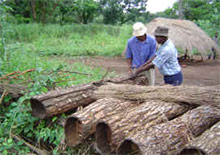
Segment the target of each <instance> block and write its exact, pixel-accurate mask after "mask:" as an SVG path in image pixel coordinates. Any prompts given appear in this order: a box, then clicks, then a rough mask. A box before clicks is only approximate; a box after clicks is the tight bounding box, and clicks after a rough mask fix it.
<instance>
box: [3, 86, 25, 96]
mask: <svg viewBox="0 0 220 155" xmlns="http://www.w3.org/2000/svg"><path fill="white" fill-rule="evenodd" d="M26 89H27V88H26V87H25V86H22V85H16V84H0V94H1V93H3V92H4V91H6V92H7V93H8V94H10V95H11V96H12V97H13V98H17V97H20V96H22V95H24V93H25V91H26Z"/></svg>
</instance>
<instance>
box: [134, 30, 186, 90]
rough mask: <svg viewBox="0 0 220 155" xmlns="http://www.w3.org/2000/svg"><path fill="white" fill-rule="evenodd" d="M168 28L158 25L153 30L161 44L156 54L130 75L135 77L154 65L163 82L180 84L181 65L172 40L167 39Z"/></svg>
mask: <svg viewBox="0 0 220 155" xmlns="http://www.w3.org/2000/svg"><path fill="white" fill-rule="evenodd" d="M168 32H169V29H168V28H166V27H162V26H158V27H157V29H156V30H155V32H154V35H155V37H156V40H157V42H158V43H159V44H161V46H160V48H159V49H158V50H157V53H156V56H155V57H153V58H152V59H151V60H149V62H148V63H145V64H144V65H142V66H141V67H139V68H138V69H137V70H136V71H135V72H134V73H133V75H132V76H131V78H133V77H135V76H136V75H138V74H139V73H141V72H143V71H146V70H149V69H150V68H152V67H153V66H156V67H157V68H158V69H159V71H160V73H161V74H162V75H163V76H164V83H165V84H170V85H174V86H178V85H181V83H182V81H183V75H182V72H181V67H180V65H179V62H178V59H177V55H178V52H177V50H176V48H175V45H174V44H173V42H172V41H171V40H170V39H168Z"/></svg>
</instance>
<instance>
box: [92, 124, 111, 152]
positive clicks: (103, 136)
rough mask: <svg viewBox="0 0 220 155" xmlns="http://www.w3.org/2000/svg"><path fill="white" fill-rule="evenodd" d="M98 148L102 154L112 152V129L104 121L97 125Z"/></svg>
mask: <svg viewBox="0 0 220 155" xmlns="http://www.w3.org/2000/svg"><path fill="white" fill-rule="evenodd" d="M95 139H96V150H97V151H98V152H99V153H100V154H109V153H111V130H110V128H109V126H108V125H107V124H106V123H104V122H99V123H97V125H96V136H95Z"/></svg>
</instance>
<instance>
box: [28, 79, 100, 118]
mask: <svg viewBox="0 0 220 155" xmlns="http://www.w3.org/2000/svg"><path fill="white" fill-rule="evenodd" d="M95 89H96V86H95V85H94V84H92V83H91V84H85V85H77V86H72V87H69V88H63V89H59V90H53V91H49V92H48V93H46V94H42V95H37V96H34V97H32V98H31V101H30V102H31V108H32V115H33V116H36V117H39V118H46V117H51V116H53V115H58V114H61V113H64V112H67V111H70V110H73V109H74V108H77V107H79V106H86V105H88V104H90V103H92V102H94V101H95V99H94V98H93V96H92V95H93V92H94V90H95Z"/></svg>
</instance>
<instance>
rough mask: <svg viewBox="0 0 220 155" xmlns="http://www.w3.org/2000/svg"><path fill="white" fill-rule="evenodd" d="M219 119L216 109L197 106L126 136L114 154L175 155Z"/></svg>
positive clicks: (219, 114) (218, 112)
mask: <svg viewBox="0 0 220 155" xmlns="http://www.w3.org/2000/svg"><path fill="white" fill-rule="evenodd" d="M219 119H220V109H218V108H216V107H213V106H200V107H198V108H195V109H193V110H191V111H188V112H187V113H185V114H184V115H182V116H180V117H178V118H176V119H174V120H171V121H169V122H167V123H162V124H159V125H156V126H153V127H151V128H149V129H148V130H146V129H143V130H141V131H139V132H138V133H136V134H134V135H130V136H129V137H127V138H126V139H125V140H124V141H123V142H122V143H121V144H120V146H119V148H118V154H119V155H122V154H131V153H134V152H136V153H134V154H143V155H149V154H150V155H156V154H158V155H161V154H176V153H178V151H179V150H181V149H182V148H183V147H184V146H185V145H186V144H188V143H189V142H190V140H192V139H193V138H194V137H196V136H198V135H200V134H202V132H204V131H205V130H206V129H208V128H209V127H211V126H212V125H213V124H214V123H216V122H217V121H218V120H219Z"/></svg>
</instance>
